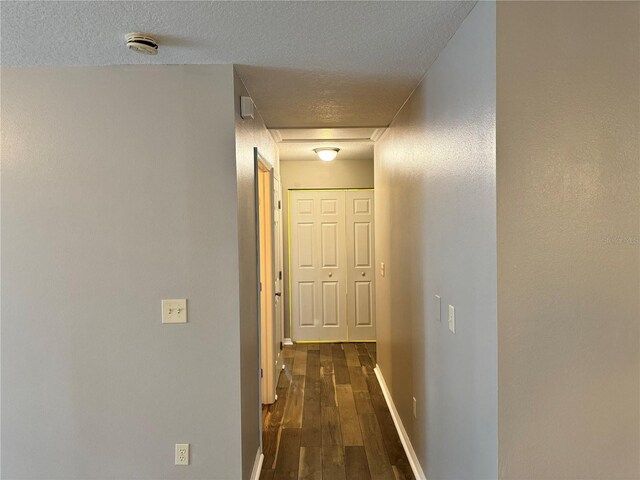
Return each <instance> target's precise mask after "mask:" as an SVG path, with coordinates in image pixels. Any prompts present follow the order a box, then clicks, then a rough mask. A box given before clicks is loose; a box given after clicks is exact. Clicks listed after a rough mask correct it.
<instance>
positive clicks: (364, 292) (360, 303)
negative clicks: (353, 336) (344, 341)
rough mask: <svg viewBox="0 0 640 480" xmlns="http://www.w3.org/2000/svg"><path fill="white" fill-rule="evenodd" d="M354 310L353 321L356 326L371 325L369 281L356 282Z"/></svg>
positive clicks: (370, 290) (371, 300) (371, 296)
mask: <svg viewBox="0 0 640 480" xmlns="http://www.w3.org/2000/svg"><path fill="white" fill-rule="evenodd" d="M355 290H356V298H355V302H356V311H355V322H356V327H369V326H371V323H372V320H373V317H372V315H371V307H372V305H373V294H372V288H371V282H356V289H355Z"/></svg>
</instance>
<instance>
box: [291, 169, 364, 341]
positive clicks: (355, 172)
mask: <svg viewBox="0 0 640 480" xmlns="http://www.w3.org/2000/svg"><path fill="white" fill-rule="evenodd" d="M280 177H281V178H280V180H281V182H282V202H283V206H282V221H283V226H284V231H283V244H284V246H283V250H284V257H283V258H284V276H283V280H284V285H285V288H286V291H287V292H288V289H289V287H288V285H289V241H288V239H289V230H288V228H287V222H288V219H289V204H288V196H287V192H288V190H289V189H296V188H308V189H313V188H373V158H363V159H361V160H355V159H354V160H348V161H340V157H338V158H337V159H336V160H334V161H333V162H322V161H320V160H318V161H314V162H310V161H302V160H301V161H296V160H291V161H286V162H285V161H283V162H282V163H281V168H280ZM284 305H285V307H284V336H285V338H287V337H290V336H291V313H290V306H291V305H290V303H289V298H288V296H285V302H284Z"/></svg>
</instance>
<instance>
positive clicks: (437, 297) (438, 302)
mask: <svg viewBox="0 0 640 480" xmlns="http://www.w3.org/2000/svg"><path fill="white" fill-rule="evenodd" d="M434 297H435V301H434V304H435V305H434V307H433V308H434V309H435V311H436V320H438V321H439V322H441V321H442V299H441V298H440V295H434Z"/></svg>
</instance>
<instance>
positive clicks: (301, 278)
mask: <svg viewBox="0 0 640 480" xmlns="http://www.w3.org/2000/svg"><path fill="white" fill-rule="evenodd" d="M289 215H290V242H291V244H290V252H291V266H290V267H291V272H290V274H291V337H292V339H293V340H295V341H305V340H307V341H308V340H319V341H346V340H347V339H348V337H347V305H346V301H345V292H346V290H347V285H346V281H347V251H346V250H347V249H346V248H344V246H345V245H346V239H345V231H346V229H345V192H343V191H326V192H325V191H303V190H299V191H291V192H290V194H289Z"/></svg>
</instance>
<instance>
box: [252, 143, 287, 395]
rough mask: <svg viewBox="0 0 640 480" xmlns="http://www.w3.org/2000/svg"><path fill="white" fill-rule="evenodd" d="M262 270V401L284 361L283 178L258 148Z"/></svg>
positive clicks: (271, 390) (272, 388) (259, 258)
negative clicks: (281, 178) (278, 175)
mask: <svg viewBox="0 0 640 480" xmlns="http://www.w3.org/2000/svg"><path fill="white" fill-rule="evenodd" d="M254 163H255V165H254V169H255V182H256V185H255V190H256V192H255V193H256V232H257V261H258V262H257V263H258V265H257V272H258V316H259V319H258V324H259V326H258V331H259V339H260V341H259V349H260V401H261V403H262V404H271V403H273V402H275V400H276V382H277V380H278V377H277V375H278V373H279V368H280V365H281V363H282V358H281V355H280V352H281V350H282V341H281V340H282V320H281V318H280V317H281V316H282V305H281V303H282V302H281V296H282V288H281V283H282V281H281V278H282V274H281V273H280V272H281V269H282V267H281V261H282V253H281V244H282V239H281V238H282V237H281V233H280V232H279V230H281V228H280V225H281V218H280V217H281V214H280V212H279V207H280V205H281V201H280V191H279V180H278V179H277V178H276V177H275V170H274V168H273V166H272V165H271V164H270V163H269V162H268V161H267V160H266V159H265V158H264V157H262V156H261V155H260V153H259V152H258V149H257V148H256V149H254Z"/></svg>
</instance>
